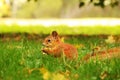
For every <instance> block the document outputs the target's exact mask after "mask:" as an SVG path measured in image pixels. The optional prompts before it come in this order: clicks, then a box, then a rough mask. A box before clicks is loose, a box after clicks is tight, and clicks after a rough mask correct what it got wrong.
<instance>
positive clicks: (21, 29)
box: [0, 25, 120, 35]
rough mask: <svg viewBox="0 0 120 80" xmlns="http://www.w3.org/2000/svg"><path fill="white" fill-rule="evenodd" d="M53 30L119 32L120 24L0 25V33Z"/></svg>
mask: <svg viewBox="0 0 120 80" xmlns="http://www.w3.org/2000/svg"><path fill="white" fill-rule="evenodd" d="M53 30H56V31H58V32H59V34H66V35H77V34H88V35H97V34H113V35H118V34H120V31H119V30H120V26H113V27H111V26H99V25H97V26H93V27H89V26H73V27H69V26H66V25H54V26H50V27H45V26H40V25H36V26H32V25H31V26H20V25H10V26H7V25H0V33H36V34H50V33H51V32H52V31H53Z"/></svg>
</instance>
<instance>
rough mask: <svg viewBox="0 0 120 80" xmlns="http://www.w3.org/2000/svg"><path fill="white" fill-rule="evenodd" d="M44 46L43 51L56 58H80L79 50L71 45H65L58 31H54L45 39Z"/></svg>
mask: <svg viewBox="0 0 120 80" xmlns="http://www.w3.org/2000/svg"><path fill="white" fill-rule="evenodd" d="M43 46H44V47H43V49H42V51H43V52H44V53H46V54H49V55H53V56H55V57H60V56H62V55H65V57H67V58H69V59H77V58H78V52H77V49H76V48H75V47H74V46H73V45H71V44H67V43H64V42H63V41H62V40H61V39H60V37H59V35H58V33H57V32H56V31H53V32H52V34H51V35H49V36H48V37H46V38H45V40H44V41H43Z"/></svg>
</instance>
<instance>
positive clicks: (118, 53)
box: [82, 47, 120, 61]
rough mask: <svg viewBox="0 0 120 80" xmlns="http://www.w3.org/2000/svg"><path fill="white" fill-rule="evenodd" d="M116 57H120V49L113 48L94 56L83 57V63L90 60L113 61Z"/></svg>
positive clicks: (95, 53) (93, 54)
mask: <svg viewBox="0 0 120 80" xmlns="http://www.w3.org/2000/svg"><path fill="white" fill-rule="evenodd" d="M115 57H120V47H118V48H111V49H107V50H103V51H98V52H93V53H92V54H90V53H89V54H87V55H85V56H84V57H83V59H82V60H83V61H89V60H90V59H98V60H103V59H111V58H115Z"/></svg>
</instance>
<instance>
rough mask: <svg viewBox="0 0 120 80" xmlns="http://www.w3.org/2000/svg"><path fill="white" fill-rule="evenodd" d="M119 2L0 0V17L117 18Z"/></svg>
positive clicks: (113, 0)
mask: <svg viewBox="0 0 120 80" xmlns="http://www.w3.org/2000/svg"><path fill="white" fill-rule="evenodd" d="M83 2H84V3H83ZM90 2H92V3H90ZM119 3H120V1H119V0H0V17H7V18H8V17H9V18H34V19H35V18H84V17H116V18H119V17H120V4H119ZM84 4H85V5H84ZM83 5H84V6H83ZM96 5H100V6H102V7H100V6H96ZM114 5H117V6H114ZM81 6H83V7H81ZM104 6H105V7H104ZM103 7H104V8H103Z"/></svg>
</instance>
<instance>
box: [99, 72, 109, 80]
mask: <svg viewBox="0 0 120 80" xmlns="http://www.w3.org/2000/svg"><path fill="white" fill-rule="evenodd" d="M107 76H108V73H107V71H104V72H102V73H101V75H100V79H102V80H104V79H105V78H106V77H107Z"/></svg>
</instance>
